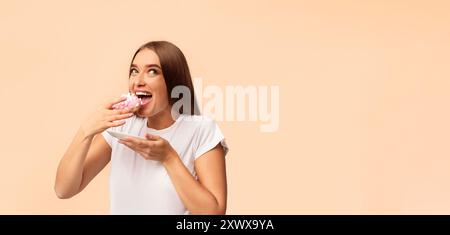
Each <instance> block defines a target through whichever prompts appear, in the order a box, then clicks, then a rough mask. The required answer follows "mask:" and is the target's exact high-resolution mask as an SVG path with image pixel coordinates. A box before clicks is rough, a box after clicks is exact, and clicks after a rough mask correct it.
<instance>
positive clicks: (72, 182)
mask: <svg viewBox="0 0 450 235" xmlns="http://www.w3.org/2000/svg"><path fill="white" fill-rule="evenodd" d="M110 158H111V148H110V147H109V145H108V143H106V141H105V139H104V138H103V136H101V135H100V134H98V135H96V136H95V137H92V136H86V135H84V132H83V131H82V130H81V129H80V130H79V131H78V132H77V134H76V135H75V138H74V139H73V141H72V143H71V145H70V146H69V148H68V149H67V151H66V153H65V154H64V156H63V158H62V159H61V161H60V163H59V166H58V170H57V173H56V180H55V187H54V189H55V193H56V195H57V196H58V197H59V198H61V199H66V198H70V197H72V196H74V195H76V194H77V193H79V192H81V190H83V189H84V188H85V187H86V186H87V185H88V184H89V182H90V181H91V180H92V179H93V178H94V177H95V176H96V175H97V174H98V173H99V172H100V171H101V170H102V169H103V168H104V167H105V166H106V165H107V164H108V162H109V161H110Z"/></svg>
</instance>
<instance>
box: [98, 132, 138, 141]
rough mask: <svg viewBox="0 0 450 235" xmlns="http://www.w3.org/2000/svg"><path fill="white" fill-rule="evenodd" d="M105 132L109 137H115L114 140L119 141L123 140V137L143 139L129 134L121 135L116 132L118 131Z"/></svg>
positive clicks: (121, 133)
mask: <svg viewBox="0 0 450 235" xmlns="http://www.w3.org/2000/svg"><path fill="white" fill-rule="evenodd" d="M107 132H108V133H109V134H110V135H112V136H114V137H116V138H117V139H119V140H121V139H123V138H125V137H135V138H139V139H144V138H142V137H140V136H136V135H130V134H127V133H123V132H118V131H110V130H107Z"/></svg>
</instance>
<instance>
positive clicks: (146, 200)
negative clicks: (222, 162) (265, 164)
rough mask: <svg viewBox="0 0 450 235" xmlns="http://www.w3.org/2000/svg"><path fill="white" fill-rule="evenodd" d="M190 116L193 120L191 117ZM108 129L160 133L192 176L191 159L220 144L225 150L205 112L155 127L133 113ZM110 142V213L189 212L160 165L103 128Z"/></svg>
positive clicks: (219, 133) (222, 141)
mask: <svg viewBox="0 0 450 235" xmlns="http://www.w3.org/2000/svg"><path fill="white" fill-rule="evenodd" d="M192 118H194V119H195V120H192ZM111 130H114V131H119V132H124V133H129V134H132V135H137V136H142V137H143V138H145V137H144V136H145V133H149V134H153V135H158V136H161V137H162V138H164V139H166V140H167V141H168V142H169V143H170V145H171V146H172V147H173V148H174V149H175V151H176V152H177V153H178V155H179V156H180V158H181V161H182V162H183V163H184V165H185V166H186V167H187V169H188V170H189V172H190V173H191V174H192V175H193V176H194V177H196V173H195V170H194V161H195V160H196V159H197V158H198V157H200V156H201V155H202V154H204V153H206V152H208V151H209V150H211V149H212V148H214V147H215V146H216V145H217V144H219V143H220V144H221V145H222V147H223V148H224V150H225V154H226V153H227V152H228V147H227V145H226V143H225V138H224V136H223V134H222V132H221V131H220V129H219V127H218V125H217V124H216V123H215V122H214V121H213V120H212V119H210V118H207V117H205V116H189V115H180V116H179V117H178V118H177V120H176V121H175V123H173V124H172V125H171V126H170V127H168V128H165V129H162V130H156V129H152V128H149V127H147V118H140V117H137V116H133V117H131V118H129V119H127V121H126V123H125V124H124V125H122V126H119V127H113V128H111ZM102 136H103V137H104V138H105V140H106V142H107V143H108V144H109V145H110V146H111V149H112V152H111V171H110V177H109V191H110V211H111V214H189V211H187V209H186V207H185V206H184V205H183V203H182V201H181V199H180V197H179V196H178V194H177V192H176V190H175V187H174V186H173V184H172V181H171V179H170V177H169V175H168V174H167V171H166V169H165V168H164V166H163V165H162V164H161V163H160V162H158V161H153V160H146V159H144V158H143V157H142V156H141V155H139V154H138V153H136V152H134V151H133V150H131V149H129V148H128V147H126V146H125V145H123V144H120V143H119V142H118V139H116V138H114V137H112V136H111V135H110V134H109V133H108V132H106V131H104V132H103V133H102Z"/></svg>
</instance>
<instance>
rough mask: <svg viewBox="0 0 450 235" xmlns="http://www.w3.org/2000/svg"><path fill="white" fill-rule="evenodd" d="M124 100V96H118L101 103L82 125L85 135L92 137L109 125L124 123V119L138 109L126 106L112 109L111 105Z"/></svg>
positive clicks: (114, 125)
mask: <svg viewBox="0 0 450 235" xmlns="http://www.w3.org/2000/svg"><path fill="white" fill-rule="evenodd" d="M124 100H126V97H120V98H117V99H114V100H112V101H110V102H108V103H107V104H105V105H102V106H101V107H100V108H99V109H98V110H97V111H96V112H95V113H93V114H92V116H91V117H89V118H88V119H87V120H86V121H85V122H84V123H83V124H82V125H81V129H82V131H83V133H84V136H85V137H94V136H95V135H96V134H98V133H101V132H103V131H104V130H106V129H108V128H110V127H116V126H121V125H123V124H125V119H127V118H130V117H131V116H133V115H134V112H136V111H137V110H138V109H139V106H136V107H134V108H126V109H120V110H114V109H113V108H112V106H113V105H115V104H117V103H119V102H122V101H124Z"/></svg>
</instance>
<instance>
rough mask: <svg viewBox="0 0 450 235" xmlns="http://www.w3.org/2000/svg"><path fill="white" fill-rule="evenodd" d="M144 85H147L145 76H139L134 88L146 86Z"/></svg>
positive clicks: (135, 80)
mask: <svg viewBox="0 0 450 235" xmlns="http://www.w3.org/2000/svg"><path fill="white" fill-rule="evenodd" d="M144 85H145V81H144V75H143V74H139V75H138V76H136V78H135V79H134V82H133V86H136V87H141V86H144Z"/></svg>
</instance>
